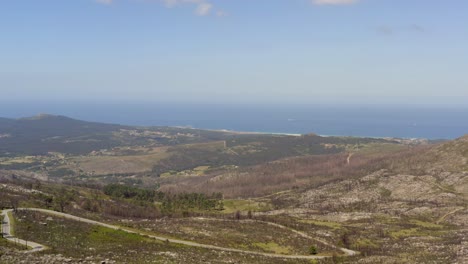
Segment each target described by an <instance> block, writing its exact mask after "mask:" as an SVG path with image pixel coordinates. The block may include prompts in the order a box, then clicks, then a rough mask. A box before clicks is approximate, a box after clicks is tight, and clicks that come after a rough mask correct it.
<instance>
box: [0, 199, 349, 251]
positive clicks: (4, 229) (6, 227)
mask: <svg viewBox="0 0 468 264" xmlns="http://www.w3.org/2000/svg"><path fill="white" fill-rule="evenodd" d="M18 210H29V211H36V212H41V213H46V214H49V215H54V216H58V217H62V218H66V219H70V220H74V221H79V222H83V223H87V224H91V225H97V226H102V227H107V228H110V229H113V230H121V231H124V232H127V233H132V234H138V235H142V236H146V237H150V238H153V239H157V240H160V241H166V242H170V243H175V244H181V245H186V246H191V247H199V248H206V249H214V250H221V251H227V252H236V253H243V254H250V255H258V256H264V257H273V258H287V259H323V258H328V257H330V256H306V255H281V254H273V253H262V252H255V251H247V250H240V249H235V248H225V247H218V246H212V245H205V244H200V243H196V242H190V241H185V240H179V239H172V238H166V237H161V236H155V235H150V234H147V233H144V232H139V231H135V230H132V229H128V228H125V227H120V226H116V225H110V224H106V223H102V222H98V221H94V220H90V219H86V218H82V217H78V216H74V215H70V214H65V213H60V212H56V211H51V210H46V209H39V208H20V209H18ZM12 211H13V210H12V209H8V210H3V211H2V215H4V216H5V220H4V222H3V223H2V232H3V234H4V237H5V238H6V239H8V240H9V241H12V242H17V243H18V244H22V245H26V241H25V240H21V239H18V238H15V237H14V236H13V235H12V234H11V228H10V218H9V216H8V213H9V212H12ZM266 223H268V224H273V223H269V222H266ZM273 225H275V226H278V227H280V228H285V229H290V228H288V227H285V226H282V225H278V224H273ZM290 230H291V229H290ZM293 232H295V233H297V234H299V235H301V236H305V237H307V238H311V237H310V236H308V235H306V234H304V233H302V232H300V231H297V230H293ZM312 239H313V238H312ZM27 245H28V246H30V247H32V248H33V249H32V250H29V251H26V252H36V251H41V250H44V249H46V248H47V247H46V246H44V245H41V244H38V243H34V242H31V241H27ZM339 249H340V250H341V251H343V252H344V253H345V254H346V255H348V256H353V255H356V254H357V252H355V251H352V250H349V249H345V248H339Z"/></svg>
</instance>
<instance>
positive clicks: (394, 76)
mask: <svg viewBox="0 0 468 264" xmlns="http://www.w3.org/2000/svg"><path fill="white" fill-rule="evenodd" d="M467 14H468V1H466V0H40V1H38V0H2V1H1V2H0V102H2V101H3V102H5V101H6V102H16V101H74V100H77V101H106V102H118V101H132V102H139V101H145V102H151V101H154V102H217V103H236V102H252V103H277V102H288V103H308V102H325V103H327V102H331V103H343V102H346V103H356V104H359V103H375V104H380V103H388V104H392V103H415V104H442V105H463V104H467V102H468V74H467V73H468V48H466V47H468V16H467Z"/></svg>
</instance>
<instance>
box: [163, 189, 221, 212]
mask: <svg viewBox="0 0 468 264" xmlns="http://www.w3.org/2000/svg"><path fill="white" fill-rule="evenodd" d="M223 209H224V203H223V195H222V193H213V194H211V195H206V194H203V193H180V194H165V195H164V197H163V200H162V204H161V210H162V211H163V212H173V211H177V210H203V211H208V210H223Z"/></svg>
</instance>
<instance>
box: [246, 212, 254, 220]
mask: <svg viewBox="0 0 468 264" xmlns="http://www.w3.org/2000/svg"><path fill="white" fill-rule="evenodd" d="M247 218H249V219H252V218H253V215H252V211H251V210H249V211H248V212H247Z"/></svg>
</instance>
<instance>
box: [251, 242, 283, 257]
mask: <svg viewBox="0 0 468 264" xmlns="http://www.w3.org/2000/svg"><path fill="white" fill-rule="evenodd" d="M253 245H254V246H256V247H259V248H261V249H263V250H264V251H266V252H272V253H275V254H283V255H288V254H289V253H290V252H291V249H290V248H289V247H284V246H280V245H278V244H276V243H275V242H268V243H253Z"/></svg>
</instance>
